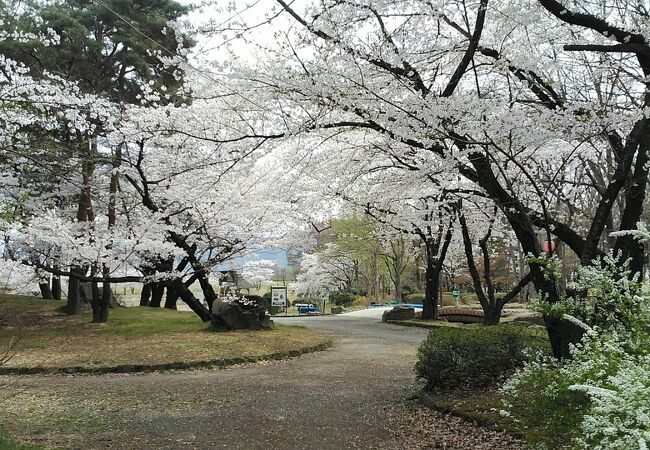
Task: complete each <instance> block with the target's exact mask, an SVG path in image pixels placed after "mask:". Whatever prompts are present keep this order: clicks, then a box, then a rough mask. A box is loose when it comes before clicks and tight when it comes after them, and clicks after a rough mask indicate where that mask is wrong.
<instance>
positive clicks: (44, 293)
mask: <svg viewBox="0 0 650 450" xmlns="http://www.w3.org/2000/svg"><path fill="white" fill-rule="evenodd" d="M38 287H39V289H40V290H41V297H43V298H44V299H46V300H52V299H53V298H54V296H53V295H52V289H50V282H49V280H48V281H41V282H39V283H38Z"/></svg>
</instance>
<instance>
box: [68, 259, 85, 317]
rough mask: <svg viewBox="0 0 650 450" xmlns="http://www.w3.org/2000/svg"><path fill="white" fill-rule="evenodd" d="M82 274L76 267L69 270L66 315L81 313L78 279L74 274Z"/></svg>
mask: <svg viewBox="0 0 650 450" xmlns="http://www.w3.org/2000/svg"><path fill="white" fill-rule="evenodd" d="M75 273H77V274H80V273H82V272H81V270H80V269H79V268H78V267H72V268H70V277H69V278H68V304H67V306H66V313H67V314H69V315H77V314H80V313H81V292H79V278H77V277H76V276H74V274H75Z"/></svg>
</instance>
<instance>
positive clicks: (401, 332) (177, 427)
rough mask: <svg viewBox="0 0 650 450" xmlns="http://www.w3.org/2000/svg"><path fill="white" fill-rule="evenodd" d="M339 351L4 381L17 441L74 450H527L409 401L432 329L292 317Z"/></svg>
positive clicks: (372, 320)
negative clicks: (216, 365)
mask: <svg viewBox="0 0 650 450" xmlns="http://www.w3.org/2000/svg"><path fill="white" fill-rule="evenodd" d="M283 323H291V324H301V325H305V326H308V327H310V328H316V329H318V330H321V331H324V332H326V333H328V334H330V335H331V336H332V337H333V338H334V340H335V342H336V347H335V348H333V349H330V350H327V351H324V352H320V353H314V354H310V355H305V356H302V357H300V358H296V359H293V360H289V361H282V362H271V363H260V364H253V365H245V366H238V367H231V368H228V369H215V370H200V371H185V372H181V371H179V372H167V373H149V374H139V375H104V376H43V377H22V378H12V377H2V378H0V383H2V384H7V383H12V386H11V387H9V388H5V389H3V390H2V391H0V392H4V393H13V396H12V397H11V398H8V399H6V400H4V401H3V402H2V404H0V408H2V409H4V410H5V411H4V414H3V416H4V417H5V423H4V424H3V426H4V427H5V428H7V429H8V431H9V432H10V435H12V436H13V437H16V438H19V439H21V440H24V441H26V442H30V443H36V444H40V445H43V446H45V447H59V448H70V449H106V448H111V449H118V448H120V449H176V448H179V449H180V448H187V449H204V448H228V449H258V448H259V449H344V448H363V449H366V448H367V449H370V448H377V449H379V448H381V449H410V448H412V449H418V448H440V449H504V450H505V449H519V448H521V447H520V444H519V443H517V442H516V441H515V440H514V439H512V438H511V437H509V436H507V435H504V434H502V433H497V432H492V431H488V430H486V429H484V428H480V427H476V426H473V425H472V424H469V423H467V422H463V421H461V420H459V419H456V418H453V417H450V416H447V415H443V414H439V413H435V412H432V411H429V410H427V409H425V408H421V407H418V406H416V405H414V404H412V403H410V402H408V401H407V400H405V399H406V398H407V396H408V394H409V392H411V391H412V390H413V389H414V387H415V379H414V372H413V365H414V363H415V357H416V351H417V346H418V343H419V342H420V341H421V340H422V339H424V337H425V336H426V334H427V330H424V329H417V328H405V327H398V326H395V325H386V324H381V323H380V322H379V320H378V319H377V318H376V317H372V316H369V317H363V316H362V315H356V316H355V315H354V314H352V315H344V316H338V317H337V316H332V317H310V318H294V319H292V318H287V319H284V322H283Z"/></svg>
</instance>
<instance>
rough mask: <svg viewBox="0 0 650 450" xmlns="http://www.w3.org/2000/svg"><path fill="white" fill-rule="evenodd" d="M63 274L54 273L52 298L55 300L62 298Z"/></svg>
mask: <svg viewBox="0 0 650 450" xmlns="http://www.w3.org/2000/svg"><path fill="white" fill-rule="evenodd" d="M61 292H62V289H61V276H60V275H54V276H53V277H52V298H53V299H54V300H61Z"/></svg>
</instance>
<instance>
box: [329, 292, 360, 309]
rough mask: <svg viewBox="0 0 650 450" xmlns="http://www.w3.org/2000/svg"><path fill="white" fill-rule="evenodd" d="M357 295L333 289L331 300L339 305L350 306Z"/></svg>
mask: <svg viewBox="0 0 650 450" xmlns="http://www.w3.org/2000/svg"><path fill="white" fill-rule="evenodd" d="M355 298H356V296H355V295H354V294H350V293H349V292H339V291H333V292H331V293H330V302H332V303H334V304H335V305H337V306H348V305H350V304H351V303H352V302H353V301H354V299H355Z"/></svg>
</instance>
